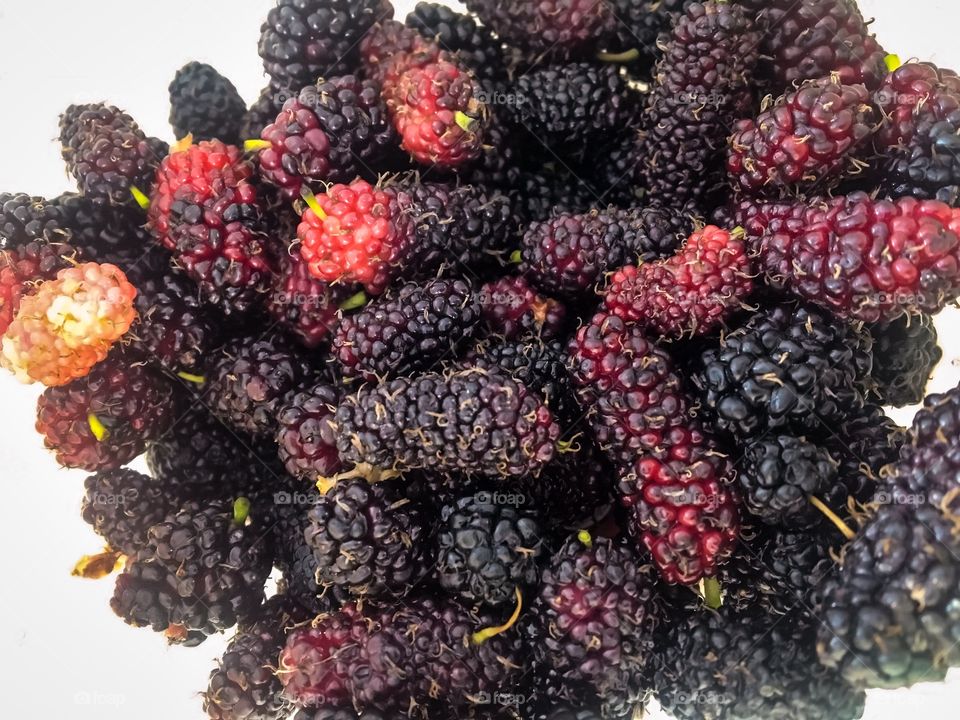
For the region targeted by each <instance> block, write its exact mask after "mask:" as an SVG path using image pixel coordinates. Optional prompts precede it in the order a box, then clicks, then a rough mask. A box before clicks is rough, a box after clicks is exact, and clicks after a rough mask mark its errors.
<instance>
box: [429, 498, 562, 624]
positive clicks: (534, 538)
mask: <svg viewBox="0 0 960 720" xmlns="http://www.w3.org/2000/svg"><path fill="white" fill-rule="evenodd" d="M537 514H538V513H537V509H536V508H534V507H527V506H526V504H523V505H517V506H516V507H514V506H511V505H509V504H505V503H502V502H497V494H496V493H487V492H479V493H476V494H475V495H468V496H466V497H462V498H460V499H459V500H457V501H456V502H454V503H452V504H449V505H445V506H444V507H443V508H442V509H441V511H440V522H439V527H438V530H437V540H436V544H437V569H436V574H437V578H438V579H439V582H440V587H442V588H444V589H445V590H446V591H447V592H449V593H451V594H453V595H456V596H457V597H459V598H460V599H461V600H463V601H465V602H467V603H469V604H474V603H478V602H479V603H484V604H485V605H488V606H491V607H495V606H504V605H510V604H512V603H514V602H515V592H516V589H517V588H520V589H521V590H522V591H523V590H526V589H527V588H529V587H531V586H534V585H535V584H536V583H537V581H538V580H539V569H538V567H537V565H538V563H539V560H540V556H541V555H542V554H544V553H545V549H544V545H543V538H542V537H541V532H540V526H539V523H538V521H537Z"/></svg>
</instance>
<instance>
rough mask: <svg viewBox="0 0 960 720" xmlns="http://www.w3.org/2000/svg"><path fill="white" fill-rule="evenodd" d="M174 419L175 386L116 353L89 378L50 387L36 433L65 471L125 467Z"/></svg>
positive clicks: (39, 403)
mask: <svg viewBox="0 0 960 720" xmlns="http://www.w3.org/2000/svg"><path fill="white" fill-rule="evenodd" d="M173 418H174V403H173V388H172V386H171V384H170V382H169V381H168V380H167V379H166V378H165V377H164V376H163V375H160V374H159V373H157V372H155V371H153V370H151V369H150V368H149V367H147V366H146V365H144V364H142V363H138V362H136V359H135V358H129V357H125V356H123V355H120V354H118V353H113V354H111V356H110V357H109V358H108V359H107V360H105V361H104V362H102V363H99V364H98V365H97V366H96V367H94V368H93V369H92V370H91V371H90V373H89V374H87V375H86V376H84V377H81V378H78V379H76V380H73V381H72V382H70V383H67V384H66V385H61V386H59V387H51V388H47V389H46V390H45V391H44V392H43V394H42V395H41V396H40V397H39V399H38V400H37V431H38V432H39V433H40V434H41V435H42V436H43V438H44V444H45V445H46V446H47V447H48V448H49V449H51V450H53V451H54V452H56V455H57V462H59V463H60V464H61V465H63V466H64V467H76V468H82V469H84V470H89V471H91V472H92V471H96V470H101V469H116V468H120V467H123V466H124V465H126V464H127V463H128V462H130V461H131V460H133V459H134V458H135V457H137V456H138V455H140V454H141V453H142V452H143V451H144V450H145V449H146V447H147V443H149V442H150V441H152V440H156V439H158V438H159V437H161V436H162V435H163V434H164V432H165V431H166V429H167V428H168V427H169V426H170V423H171V421H172V420H173Z"/></svg>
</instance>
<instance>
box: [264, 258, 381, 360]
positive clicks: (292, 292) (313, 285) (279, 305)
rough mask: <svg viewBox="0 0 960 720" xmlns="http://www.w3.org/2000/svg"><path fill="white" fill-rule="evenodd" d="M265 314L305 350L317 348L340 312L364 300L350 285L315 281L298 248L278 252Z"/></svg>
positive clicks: (329, 332) (334, 327) (322, 342)
mask: <svg viewBox="0 0 960 720" xmlns="http://www.w3.org/2000/svg"><path fill="white" fill-rule="evenodd" d="M278 268H279V269H278V271H277V272H276V273H275V274H274V276H273V289H272V290H271V292H270V296H269V297H268V298H267V305H266V310H267V312H268V313H270V316H271V317H273V319H274V320H276V321H277V322H278V323H279V324H280V326H281V327H282V328H283V329H284V330H286V332H287V333H288V334H290V335H291V336H292V337H293V338H294V339H295V340H297V341H298V342H299V343H300V344H301V345H303V346H304V347H306V348H310V349H313V348H317V347H320V346H321V345H323V344H324V343H325V342H327V341H328V339H329V338H330V335H331V333H332V332H333V331H334V330H335V329H336V327H337V325H338V324H339V323H340V316H341V310H342V309H343V310H345V309H347V308H349V307H352V306H353V305H354V304H355V303H356V302H359V301H361V300H363V299H364V295H363V294H362V293H361V292H360V291H359V288H358V287H357V286H355V285H351V284H349V283H334V284H329V283H326V282H324V281H323V280H319V279H317V278H315V277H314V276H313V275H312V274H311V272H310V268H309V266H308V265H307V261H306V260H304V258H303V255H301V254H300V250H299V248H297V247H293V248H291V249H290V251H289V252H281V253H280V257H279V260H278Z"/></svg>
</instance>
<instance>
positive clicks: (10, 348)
mask: <svg viewBox="0 0 960 720" xmlns="http://www.w3.org/2000/svg"><path fill="white" fill-rule="evenodd" d="M59 252H60V248H57V249H56V251H55V254H56V255H57V256H59ZM43 255H48V253H47V252H42V253H41V256H43ZM50 259H51V260H54V258H52V257H51V258H50ZM54 261H55V260H54ZM41 266H42V263H41ZM0 287H3V286H2V285H0ZM136 294H137V290H136V288H135V287H133V285H131V284H130V282H129V281H128V280H127V277H126V275H124V273H123V272H122V271H121V270H120V269H119V268H117V267H116V266H114V265H109V264H102V265H101V264H98V263H82V264H79V265H71V266H70V267H66V268H64V269H63V270H60V271H59V272H58V273H57V275H56V278H55V279H54V280H46V281H44V282H42V283H41V284H40V285H39V286H37V288H36V289H35V290H34V291H33V293H32V294H31V295H27V296H26V297H23V298H21V299H20V306H19V308H18V310H17V315H16V316H15V317H14V318H13V321H12V322H11V323H10V324H9V325H8V326H7V328H6V331H5V333H4V335H3V340H2V354H0V365H3V366H4V367H6V368H7V369H9V370H11V371H12V372H13V373H14V374H15V375H16V376H17V378H18V379H19V380H21V381H22V382H26V383H31V382H41V383H43V384H44V385H47V386H48V387H53V386H57V385H63V384H64V383H68V382H70V381H71V380H74V379H76V378H81V377H83V376H84V375H86V374H87V373H88V372H89V371H90V368H92V367H93V366H94V365H96V364H97V363H98V362H100V361H101V360H103V359H104V358H106V357H107V353H108V352H109V351H110V348H111V347H113V346H114V344H115V343H116V342H117V341H118V340H119V339H120V338H121V337H122V336H123V335H124V334H125V333H126V332H127V330H129V329H130V326H131V325H132V324H133V321H134V319H135V318H136V310H135V309H134V307H133V300H134V297H135V296H136ZM13 299H16V298H15V297H14V298H13Z"/></svg>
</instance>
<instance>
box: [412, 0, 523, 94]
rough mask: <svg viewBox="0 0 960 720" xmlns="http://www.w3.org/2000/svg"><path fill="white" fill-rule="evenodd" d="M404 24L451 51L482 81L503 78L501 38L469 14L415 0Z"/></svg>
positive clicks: (504, 69) (503, 63)
mask: <svg viewBox="0 0 960 720" xmlns="http://www.w3.org/2000/svg"><path fill="white" fill-rule="evenodd" d="M406 25H407V27H410V28H413V29H414V30H416V31H417V32H418V33H420V35H421V36H422V37H424V38H425V39H427V40H433V41H434V42H436V43H437V44H438V45H439V46H440V47H441V48H443V49H444V50H446V51H447V52H451V53H454V54H455V55H456V57H457V58H458V59H459V60H460V62H462V63H463V64H464V65H466V66H467V67H468V68H470V70H471V71H472V72H473V73H474V74H475V75H476V76H477V78H478V79H479V80H480V81H481V82H482V83H484V84H486V83H488V82H496V81H499V80H502V79H504V78H505V77H506V75H507V67H506V62H505V60H506V57H505V53H504V50H503V48H502V46H501V44H500V41H499V40H497V38H496V37H494V35H493V33H491V32H490V29H489V28H487V27H485V26H483V25H480V24H478V23H477V21H476V20H475V19H474V18H473V17H471V16H470V15H464V14H463V13H458V12H457V11H456V10H453V9H451V8H449V7H447V6H446V5H440V4H437V3H431V2H418V3H417V5H416V7H414V9H413V10H412V11H411V12H410V14H409V15H407V18H406Z"/></svg>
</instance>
